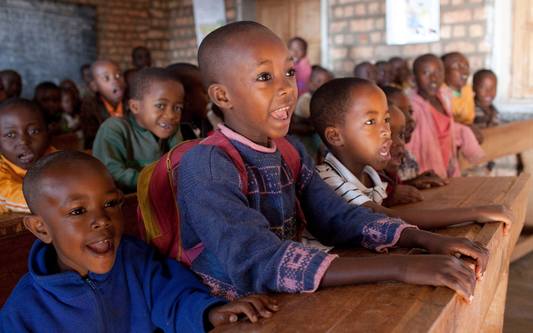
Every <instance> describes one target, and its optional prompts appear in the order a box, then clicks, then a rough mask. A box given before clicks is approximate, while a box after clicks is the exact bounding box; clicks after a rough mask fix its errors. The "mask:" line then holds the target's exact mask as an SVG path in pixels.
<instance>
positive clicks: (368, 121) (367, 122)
mask: <svg viewBox="0 0 533 333" xmlns="http://www.w3.org/2000/svg"><path fill="white" fill-rule="evenodd" d="M375 123H376V120H375V119H370V120H367V121H366V122H365V124H367V125H374V124H375Z"/></svg>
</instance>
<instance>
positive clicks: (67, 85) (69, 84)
mask: <svg viewBox="0 0 533 333" xmlns="http://www.w3.org/2000/svg"><path fill="white" fill-rule="evenodd" d="M59 89H67V90H70V91H71V92H72V94H73V95H74V98H76V100H78V101H80V102H81V96H80V91H79V90H78V87H77V86H76V84H75V83H74V82H73V81H72V80H69V79H66V80H63V81H61V83H60V84H59Z"/></svg>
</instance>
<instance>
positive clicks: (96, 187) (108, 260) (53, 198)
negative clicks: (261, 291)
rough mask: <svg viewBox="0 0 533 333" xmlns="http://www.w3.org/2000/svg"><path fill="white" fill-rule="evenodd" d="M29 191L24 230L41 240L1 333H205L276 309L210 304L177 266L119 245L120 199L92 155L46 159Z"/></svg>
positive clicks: (131, 240) (251, 300) (263, 302)
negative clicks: (159, 332)
mask: <svg viewBox="0 0 533 333" xmlns="http://www.w3.org/2000/svg"><path fill="white" fill-rule="evenodd" d="M23 186H24V196H25V198H26V199H27V201H28V205H29V206H30V209H31V212H32V214H31V215H26V216H25V217H24V225H25V226H26V228H28V230H30V231H31V232H32V233H33V234H34V235H35V236H37V238H38V240H36V241H35V243H34V245H33V247H32V250H31V252H30V259H29V266H30V267H29V268H30V272H29V273H28V274H26V275H24V276H23V277H22V279H21V280H20V282H19V283H18V284H17V286H16V287H15V289H14V290H13V292H12V294H11V296H10V297H9V299H8V300H7V302H6V304H5V305H4V307H3V308H2V311H1V312H0V322H1V324H0V331H1V332H22V331H31V332H134V331H135V332H154V331H155V330H156V329H157V328H158V327H159V328H161V329H163V330H164V331H165V332H204V331H207V330H210V329H211V328H213V327H214V326H215V327H216V326H219V325H222V324H226V323H230V322H235V321H236V320H237V315H238V314H240V313H244V314H246V315H247V316H248V318H249V319H250V320H251V321H252V322H255V321H257V316H258V315H261V316H263V317H265V318H269V317H271V316H272V312H271V311H277V309H278V307H277V306H276V305H275V301H274V300H272V299H270V298H268V297H266V296H263V295H255V296H248V297H245V298H243V299H240V300H238V301H236V302H233V303H228V304H225V303H226V301H225V300H223V299H220V298H212V297H211V296H210V295H209V289H208V288H207V287H205V286H204V285H203V284H202V283H201V282H200V281H198V280H197V278H196V277H195V276H194V275H193V274H192V273H191V272H190V271H189V270H187V269H186V268H184V267H183V266H182V265H181V264H179V263H177V262H175V261H173V260H171V259H168V258H166V257H164V256H163V255H161V254H158V253H155V251H154V249H152V248H150V246H149V245H147V244H146V243H144V242H142V241H141V240H139V239H137V238H135V237H132V236H129V235H123V234H122V232H123V228H124V225H123V223H124V222H123V220H122V214H121V210H120V200H121V199H120V194H119V191H118V190H117V188H116V187H115V185H114V184H113V178H112V177H111V175H110V174H109V172H108V171H107V170H106V168H105V166H104V165H103V164H102V163H100V162H99V161H98V160H97V159H95V158H94V157H92V156H90V155H87V154H84V153H81V152H76V151H63V152H58V153H54V154H50V155H49V156H46V157H45V158H43V159H42V160H40V161H39V162H38V163H36V164H35V165H33V166H32V167H31V169H30V170H28V174H27V176H26V178H25V179H24V185H23Z"/></svg>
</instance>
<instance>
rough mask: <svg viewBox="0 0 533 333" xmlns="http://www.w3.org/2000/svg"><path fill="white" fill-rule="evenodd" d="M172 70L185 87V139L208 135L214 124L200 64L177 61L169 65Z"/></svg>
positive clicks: (183, 131)
mask: <svg viewBox="0 0 533 333" xmlns="http://www.w3.org/2000/svg"><path fill="white" fill-rule="evenodd" d="M167 69H169V70H171V71H172V73H174V74H175V75H176V76H177V77H178V78H179V79H180V81H181V82H182V83H183V87H184V88H185V100H184V102H183V113H182V115H181V124H180V128H181V134H182V135H183V139H184V140H192V139H199V138H205V137H207V135H208V133H209V132H211V131H212V130H213V126H212V125H211V123H210V122H209V119H208V117H207V112H208V111H209V110H208V105H209V103H210V102H211V100H210V99H209V95H208V94H207V89H206V88H205V85H204V82H203V81H202V75H201V74H200V69H199V68H198V66H195V65H191V64H187V63H177V64H172V65H170V66H168V67H167Z"/></svg>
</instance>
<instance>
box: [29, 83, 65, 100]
mask: <svg viewBox="0 0 533 333" xmlns="http://www.w3.org/2000/svg"><path fill="white" fill-rule="evenodd" d="M51 89H55V90H57V91H59V90H60V89H59V87H58V86H57V85H56V84H55V83H53V82H49V81H45V82H41V83H39V85H38V86H37V87H35V94H34V96H33V97H34V98H37V95H38V94H42V93H43V92H45V91H47V90H51Z"/></svg>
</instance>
